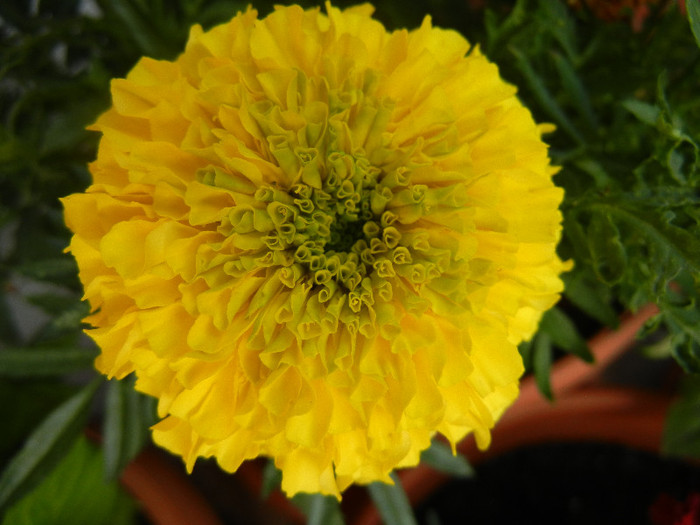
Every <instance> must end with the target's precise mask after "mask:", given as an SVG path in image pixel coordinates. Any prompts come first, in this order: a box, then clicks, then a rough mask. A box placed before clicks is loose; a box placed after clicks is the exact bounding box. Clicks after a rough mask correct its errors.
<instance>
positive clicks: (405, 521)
mask: <svg viewBox="0 0 700 525" xmlns="http://www.w3.org/2000/svg"><path fill="white" fill-rule="evenodd" d="M391 479H392V480H393V481H394V484H393V485H389V484H387V483H381V482H374V483H371V484H370V485H368V487H367V489H368V490H369V494H370V496H372V501H373V502H374V504H375V505H376V507H377V510H378V511H379V514H380V516H381V517H382V520H383V523H384V524H385V525H417V522H416V518H415V516H414V515H413V509H412V508H411V504H410V502H409V501H408V496H406V492H405V491H404V490H403V486H402V485H401V481H400V480H399V478H398V476H397V475H396V474H394V473H392V474H391Z"/></svg>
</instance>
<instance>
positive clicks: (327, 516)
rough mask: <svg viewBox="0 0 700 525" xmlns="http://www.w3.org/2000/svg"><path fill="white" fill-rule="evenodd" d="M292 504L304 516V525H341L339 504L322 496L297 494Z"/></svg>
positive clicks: (331, 498) (341, 518) (333, 498)
mask: <svg viewBox="0 0 700 525" xmlns="http://www.w3.org/2000/svg"><path fill="white" fill-rule="evenodd" d="M292 502H293V503H294V504H295V505H296V506H297V507H299V509H301V511H302V512H303V513H304V514H305V515H306V518H307V520H306V525H343V524H344V523H345V520H344V518H343V513H342V512H341V510H340V502H339V501H338V500H337V499H336V498H335V497H333V496H324V495H323V494H297V495H296V496H294V497H293V498H292Z"/></svg>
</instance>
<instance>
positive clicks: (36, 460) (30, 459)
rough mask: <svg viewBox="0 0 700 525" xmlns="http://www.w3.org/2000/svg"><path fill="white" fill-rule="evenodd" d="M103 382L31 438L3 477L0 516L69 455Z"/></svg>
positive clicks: (0, 480) (60, 409)
mask: <svg viewBox="0 0 700 525" xmlns="http://www.w3.org/2000/svg"><path fill="white" fill-rule="evenodd" d="M100 384H101V380H95V381H93V382H92V383H90V384H89V385H87V386H85V387H84V388H83V389H82V390H80V391H79V392H78V393H77V394H75V395H74V396H73V397H71V398H70V399H68V400H67V401H65V402H64V403H62V404H61V405H60V406H59V407H58V408H56V409H55V410H54V411H52V412H51V413H50V414H49V415H48V417H47V418H46V419H45V420H44V421H43V422H42V423H41V424H40V425H39V426H38V427H37V428H36V429H35V430H34V431H33V432H32V433H31V434H30V435H29V437H28V438H27V440H26V441H25V443H24V446H23V447H22V449H21V450H20V451H19V452H18V453H17V454H16V455H15V456H14V457H13V458H12V460H10V463H9V464H8V465H7V467H6V468H5V470H4V472H3V473H2V475H1V476H0V514H2V513H3V512H4V511H5V510H6V509H7V507H8V506H9V505H11V504H12V503H14V502H15V501H17V500H18V499H19V498H21V497H22V496H23V495H24V494H26V493H27V492H28V491H29V490H31V489H32V488H34V487H35V486H36V485H37V484H38V483H39V482H40V481H41V480H42V479H44V477H45V476H46V475H47V474H48V472H50V470H51V469H52V468H53V467H54V466H55V465H56V464H57V463H58V461H59V460H60V459H61V458H62V457H63V456H64V455H65V453H66V450H67V448H68V447H70V445H71V444H72V443H73V442H74V440H75V438H76V437H77V436H78V434H80V432H81V431H82V429H83V426H84V424H85V421H86V420H87V417H88V414H89V410H90V402H91V401H92V397H93V396H94V394H95V392H96V391H97V388H98V387H99V385H100Z"/></svg>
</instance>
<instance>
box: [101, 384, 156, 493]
mask: <svg viewBox="0 0 700 525" xmlns="http://www.w3.org/2000/svg"><path fill="white" fill-rule="evenodd" d="M134 383H135V381H134V378H133V377H130V378H127V379H122V380H119V381H118V380H112V381H109V383H108V384H107V395H106V401H105V419H104V425H103V432H104V455H105V461H104V468H105V478H106V479H107V480H113V479H116V478H117V477H118V476H119V475H120V474H121V472H122V470H123V469H124V467H126V465H127V464H128V463H129V462H130V461H131V460H132V459H134V458H135V457H136V455H137V454H138V453H139V452H140V451H141V449H142V448H143V445H144V444H145V443H146V440H147V439H148V429H149V427H150V426H151V425H153V424H154V423H155V418H154V417H153V413H152V403H151V399H150V398H146V397H145V396H144V395H143V394H140V393H139V392H137V391H136V390H135V389H134ZM149 412H150V413H149Z"/></svg>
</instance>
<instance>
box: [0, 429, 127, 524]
mask: <svg viewBox="0 0 700 525" xmlns="http://www.w3.org/2000/svg"><path fill="white" fill-rule="evenodd" d="M101 474H102V455H101V454H100V450H99V449H98V448H97V447H95V446H94V445H92V444H91V443H89V442H88V441H87V439H85V438H84V437H80V438H79V439H78V440H76V442H75V444H74V445H73V447H72V448H71V449H70V451H69V452H68V454H67V455H66V456H65V457H64V458H63V459H62V460H61V462H60V463H59V464H58V465H57V466H56V468H55V469H54V470H53V471H52V472H51V473H50V474H49V475H48V476H47V477H46V478H45V479H44V481H43V482H42V483H41V484H40V485H39V486H38V487H37V488H36V489H35V490H34V491H32V492H31V493H29V494H27V495H26V496H25V497H24V498H23V499H22V500H21V501H19V502H18V503H17V504H15V505H14V506H13V507H12V508H10V510H9V511H8V513H7V515H6V516H5V519H4V520H3V522H2V523H3V525H36V524H41V525H64V524H66V523H70V524H71V525H128V524H131V523H133V517H134V511H135V508H136V506H135V503H134V501H133V500H132V499H131V498H130V497H129V496H128V495H127V494H126V492H124V490H123V489H122V487H121V486H120V485H119V484H118V483H116V482H115V483H110V484H106V483H105V482H104V481H103V480H102V479H101Z"/></svg>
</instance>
